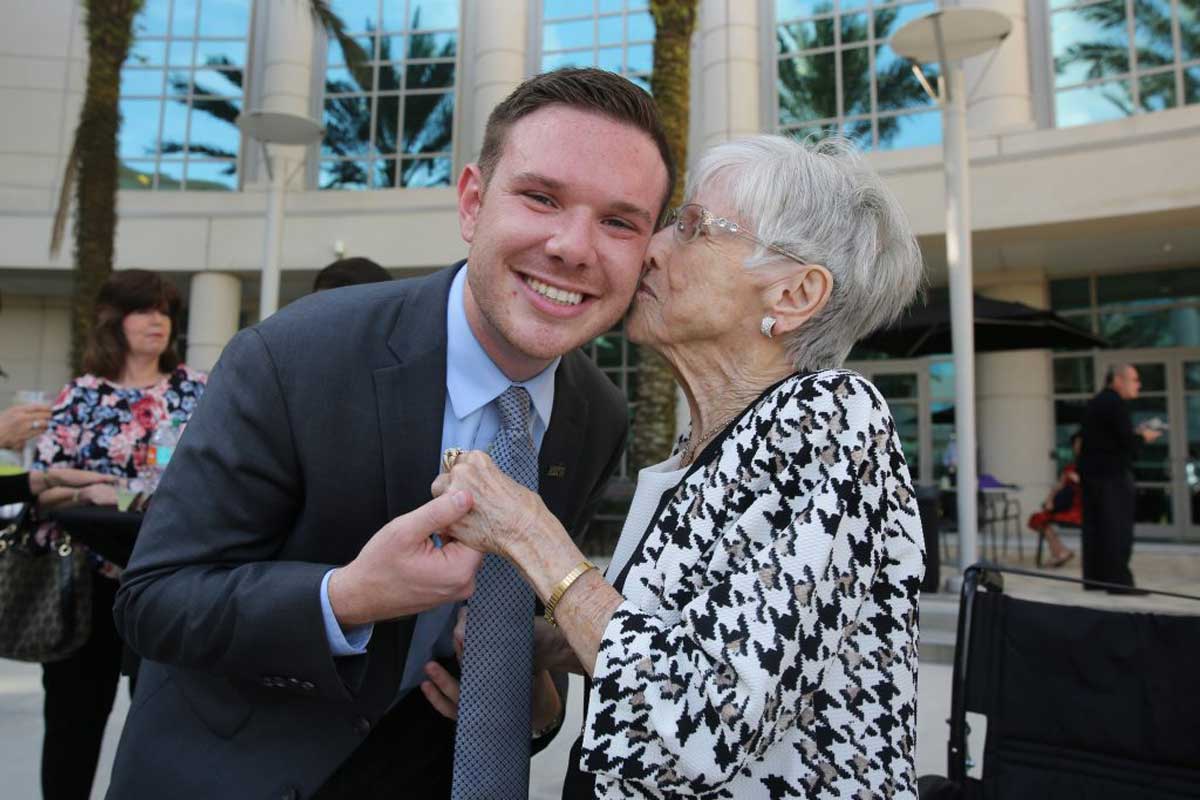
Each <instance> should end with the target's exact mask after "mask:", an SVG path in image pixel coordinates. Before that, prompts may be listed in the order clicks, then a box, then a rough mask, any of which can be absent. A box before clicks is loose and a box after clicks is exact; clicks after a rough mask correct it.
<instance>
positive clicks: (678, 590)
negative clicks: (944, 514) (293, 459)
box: [425, 136, 924, 798]
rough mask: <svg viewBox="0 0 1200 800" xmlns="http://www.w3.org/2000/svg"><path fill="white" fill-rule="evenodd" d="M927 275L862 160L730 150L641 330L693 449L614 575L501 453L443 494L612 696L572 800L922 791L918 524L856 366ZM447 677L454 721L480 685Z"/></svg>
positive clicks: (652, 260) (679, 231)
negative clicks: (507, 471) (856, 352)
mask: <svg viewBox="0 0 1200 800" xmlns="http://www.w3.org/2000/svg"><path fill="white" fill-rule="evenodd" d="M921 276H922V267H921V260H920V254H919V251H918V249H917V246H916V243H915V241H914V239H913V235H912V233H911V231H910V229H909V227H908V224H907V222H906V221H905V218H904V215H903V213H902V212H901V210H900V207H899V205H898V204H897V202H896V200H895V198H894V197H893V196H892V195H891V193H890V192H889V191H888V190H887V189H886V188H885V187H884V185H883V183H882V182H881V181H880V179H879V178H878V177H877V176H876V175H874V174H873V173H872V172H871V171H870V170H869V169H868V168H867V167H866V165H865V164H864V163H863V161H862V160H861V159H860V158H859V156H857V155H856V154H855V153H854V151H853V149H852V148H850V147H849V146H848V145H846V144H844V143H841V142H838V141H829V140H826V141H824V142H820V143H815V144H814V143H800V142H796V141H794V140H790V139H785V138H781V137H775V136H757V137H753V138H749V139H743V140H739V141H734V142H730V143H728V144H723V145H720V146H718V147H716V148H714V149H712V150H710V151H708V152H707V153H706V154H705V155H704V156H703V157H702V158H701V160H700V163H699V164H698V165H697V166H696V168H695V170H694V171H693V173H692V175H691V176H690V179H689V182H688V188H687V202H686V203H685V204H684V205H683V206H682V207H680V208H679V209H678V210H677V211H676V212H674V214H673V216H672V217H671V219H670V224H669V225H668V226H667V227H665V228H664V229H663V230H662V231H660V232H659V233H658V234H657V235H656V236H655V237H654V239H653V241H652V243H651V245H650V248H649V251H648V253H647V256H646V262H645V268H644V275H643V278H642V282H641V286H640V287H639V289H638V292H637V295H636V298H635V300H634V304H633V307H632V310H631V312H630V315H629V319H628V324H627V330H628V333H629V336H630V338H631V339H633V340H634V341H636V342H638V343H639V344H643V345H647V346H649V347H652V348H653V349H654V350H656V351H658V352H659V353H661V354H662V355H663V356H664V357H665V358H666V360H667V361H668V362H669V363H670V365H671V367H672V369H673V371H674V373H675V375H676V377H677V378H678V380H679V383H680V385H681V386H682V387H683V390H684V392H685V394H686V395H687V400H688V404H689V407H690V409H691V430H690V431H689V433H688V434H687V435H686V436H684V437H683V438H682V439H681V441H680V443H679V445H678V446H677V447H676V449H675V452H674V453H673V454H672V455H671V457H670V458H669V459H668V460H667V461H665V462H663V463H662V464H658V465H656V466H652V467H647V468H646V469H644V470H642V472H641V473H640V475H639V476H638V485H637V491H636V494H635V496H634V499H633V502H632V506H631V508H630V511H629V518H628V520H627V522H626V524H625V528H624V531H623V533H622V535H621V538H620V541H619V543H618V544H617V547H616V551H615V553H614V556H613V561H612V564H611V565H610V567H609V569H608V571H607V574H605V575H601V574H600V572H599V571H598V570H596V569H594V568H592V566H591V564H590V563H589V562H588V561H587V560H586V559H585V558H584V556H583V555H582V553H580V551H579V550H578V549H577V548H576V546H575V544H574V543H573V542H572V541H571V538H570V537H569V536H568V534H567V532H566V531H565V530H564V529H563V527H562V526H561V525H560V524H559V522H558V521H557V520H556V519H555V518H554V517H553V516H551V515H550V514H549V513H548V512H547V511H546V509H545V507H544V506H543V505H542V503H541V501H540V500H539V499H538V497H537V495H535V494H534V493H532V492H530V491H527V490H526V489H523V488H520V487H518V485H517V484H516V483H514V482H513V481H511V480H509V479H508V478H507V477H506V476H505V475H504V474H503V473H501V472H500V471H499V470H498V469H497V468H496V467H495V466H494V465H493V464H492V462H491V461H490V459H489V458H488V457H487V456H486V455H485V454H483V453H479V452H468V453H463V454H461V455H457V457H454V458H453V461H454V463H453V466H452V468H451V470H450V472H449V473H448V474H445V475H443V476H441V477H440V478H439V479H438V481H437V482H436V483H435V484H434V492H435V494H440V493H443V492H458V491H465V492H468V493H469V494H470V496H471V498H472V499H473V501H474V505H473V509H472V511H471V512H470V513H468V514H467V515H466V516H465V517H464V518H463V519H462V520H461V521H460V522H458V523H456V524H454V525H453V526H451V527H450V530H449V531H446V532H445V533H446V534H447V535H449V536H452V537H454V538H456V539H458V540H460V541H462V542H464V543H466V544H468V545H469V546H471V547H475V548H478V549H480V550H483V551H486V552H490V553H497V554H500V555H502V556H504V557H505V558H507V559H509V560H511V561H512V562H513V563H514V564H515V565H516V566H517V568H518V569H519V570H520V571H521V573H522V574H523V576H524V577H525V579H526V580H527V581H528V582H529V584H530V585H531V586H532V587H533V589H534V590H535V592H536V593H537V595H538V597H539V598H541V599H542V601H544V603H545V605H546V608H547V612H546V616H547V617H548V618H549V619H550V620H552V621H553V623H554V624H556V625H557V630H556V631H553V632H552V634H550V635H546V634H545V633H544V632H543V634H542V635H541V636H540V637H539V653H538V656H539V661H538V663H539V665H541V666H548V667H553V668H556V669H558V668H562V667H563V666H573V667H574V669H576V670H581V671H582V672H584V673H585V674H587V675H588V676H590V677H591V686H590V689H589V691H588V695H587V706H586V713H585V723H584V730H583V736H582V738H581V741H580V742H577V743H576V749H575V751H574V752H573V754H572V759H571V764H570V766H569V772H568V777H567V785H566V788H565V792H564V796H565V797H569V798H577V797H603V798H615V797H664V796H671V797H681V796H689V797H690V796H705V797H717V796H720V797H768V796H770V797H818V796H820V797H847V798H848V797H860V796H862V797H868V796H869V797H902V796H908V797H911V796H915V786H916V778H915V775H914V771H913V769H914V768H913V755H914V747H915V739H916V671H917V592H918V586H919V584H920V580H921V575H922V572H923V562H924V553H923V548H922V541H923V540H922V536H921V528H920V522H919V519H918V514H917V504H916V501H915V499H914V496H913V491H912V487H911V482H910V477H909V472H908V467H907V465H906V464H905V460H904V455H903V453H902V452H901V449H900V440H899V438H898V436H897V434H896V427H895V423H894V422H893V419H892V416H891V414H890V413H889V411H888V407H887V404H886V403H885V402H884V400H883V398H882V397H881V396H880V395H879V392H878V391H877V390H876V389H875V388H874V387H873V386H872V385H871V384H870V383H869V382H867V381H866V380H865V379H863V378H862V377H860V376H858V375H856V374H854V373H853V372H848V371H846V370H843V369H839V365H840V364H841V363H842V361H843V360H844V359H845V357H846V355H847V353H848V352H849V351H850V348H851V346H852V345H853V344H854V342H855V340H856V339H858V338H859V337H861V336H863V335H865V334H867V333H869V332H870V331H872V330H874V329H875V328H877V327H879V326H880V325H882V324H884V323H885V322H887V321H888V320H890V319H891V318H892V317H893V316H894V315H895V314H896V313H897V312H898V310H899V309H902V308H904V307H905V306H906V305H907V304H908V303H909V302H910V300H911V299H912V298H913V296H914V294H915V292H916V291H917V289H918V287H919V285H920V283H921ZM468 630H469V620H468ZM468 646H469V636H468ZM427 673H428V675H429V676H430V679H431V680H430V682H429V685H427V686H426V687H425V691H426V694H427V696H431V697H437V698H438V699H440V700H441V701H442V706H443V707H448V706H449V705H450V704H452V703H453V701H454V700H455V699H456V690H457V687H456V686H455V685H454V683H453V681H452V679H449V678H448V676H447V675H446V674H445V673H444V671H441V670H439V669H437V668H435V666H430V667H429V668H428V669H427ZM537 685H538V686H539V687H545V686H546V685H547V682H546V681H544V680H539V682H538V684H537Z"/></svg>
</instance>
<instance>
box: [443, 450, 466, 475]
mask: <svg viewBox="0 0 1200 800" xmlns="http://www.w3.org/2000/svg"><path fill="white" fill-rule="evenodd" d="M462 452H463V451H462V450H461V449H459V448H457V447H450V448H447V449H446V450H443V451H442V472H449V471H450V470H452V469H454V462H455V461H457V460H458V457H459V456H461V455H462Z"/></svg>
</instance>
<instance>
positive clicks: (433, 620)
mask: <svg viewBox="0 0 1200 800" xmlns="http://www.w3.org/2000/svg"><path fill="white" fill-rule="evenodd" d="M466 278H467V270H466V268H465V267H464V268H463V269H460V270H459V271H458V274H457V275H455V276H454V281H453V283H451V284H450V296H449V301H448V302H447V304H446V409H445V412H444V413H443V415H442V449H443V450H445V449H447V448H450V447H459V448H462V449H463V450H486V449H487V448H488V446H489V445H490V444H491V443H492V439H494V438H495V437H496V433H497V432H499V430H500V414H499V412H498V411H497V410H496V406H495V403H494V402H493V401H495V399H496V398H497V397H499V396H500V395H501V394H503V393H504V391H505V390H506V389H508V387H509V386H514V385H515V386H524V387H525V388H526V389H527V390H528V391H529V397H530V399H531V400H532V404H533V410H534V413H533V414H531V415H530V417H531V421H530V426H531V427H530V433H531V434H532V435H533V443H534V446H535V447H537V448H538V450H539V451H540V450H541V447H542V438H543V437H544V436H545V435H546V428H547V426H548V425H549V424H550V412H551V410H552V409H553V408H554V373H555V371H556V370H557V369H558V364H559V362H560V361H561V360H562V359H561V358H556V359H554V361H553V362H551V364H550V365H549V366H548V367H546V369H544V370H542V371H541V372H540V373H538V374H537V375H536V376H535V377H533V378H531V379H529V380H527V381H523V382H514V381H512V380H510V379H509V378H508V377H507V376H505V374H504V373H503V372H501V371H500V368H499V367H497V366H496V364H495V362H493V361H492V359H491V357H490V356H488V354H487V352H486V351H484V349H483V347H482V346H481V345H480V344H479V340H478V339H476V338H475V333H474V332H473V331H472V330H471V326H470V324H469V323H468V322H467V314H466V309H465V307H464V306H463V287H464V285H465V282H466ZM332 572H333V570H330V571H329V572H327V573H326V574H325V578H324V579H323V580H322V581H321V611H322V613H323V614H324V620H325V634H326V637H327V638H328V639H329V646H330V649H331V651H332V652H333V655H335V656H353V655H361V654H362V653H364V652H366V649H367V642H368V641H369V640H370V638H371V631H372V630H373V626H372V625H362V626H358V627H355V628H352V629H350V630H346V631H343V630H342V627H341V625H339V624H338V622H337V619H336V617H334V615H333V609H332V607H331V606H330V604H329V575H330V574H331V573H332ZM455 606H456V604H453V603H451V604H447V605H444V606H439V607H437V608H433V609H430V610H429V611H426V612H423V613H421V614H419V615H418V616H417V620H416V625H415V627H414V629H413V639H412V643H411V644H410V645H409V649H408V660H407V661H406V662H405V667H404V677H403V679H402V681H401V686H400V694H401V695H403V694H404V693H406V692H408V691H409V690H411V689H413V688H415V687H416V686H417V685H419V684H420V682H421V680H422V678H423V674H424V673H423V667H424V665H425V662H427V661H429V659H430V658H431V657H433V656H435V655H437V656H448V655H450V654H452V653H453V648H452V642H451V639H450V634H451V633H452V631H453V627H454V614H453V609H454V607H455Z"/></svg>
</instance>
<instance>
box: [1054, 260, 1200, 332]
mask: <svg viewBox="0 0 1200 800" xmlns="http://www.w3.org/2000/svg"><path fill="white" fill-rule="evenodd" d="M1050 305H1051V308H1053V309H1054V311H1055V312H1056V313H1058V314H1059V315H1061V316H1063V317H1065V318H1066V319H1068V320H1070V321H1072V322H1074V323H1075V324H1076V325H1078V326H1079V327H1081V328H1084V329H1086V330H1090V331H1092V332H1094V333H1098V334H1100V335H1101V336H1103V337H1104V338H1105V339H1107V340H1108V343H1109V345H1110V346H1111V347H1122V348H1133V347H1200V270H1197V269H1194V268H1193V269H1176V270H1165V271H1161V272H1135V273H1131V274H1126V275H1096V276H1092V277H1087V278H1069V279H1065V280H1056V281H1051V282H1050Z"/></svg>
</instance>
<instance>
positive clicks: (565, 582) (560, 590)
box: [542, 558, 599, 628]
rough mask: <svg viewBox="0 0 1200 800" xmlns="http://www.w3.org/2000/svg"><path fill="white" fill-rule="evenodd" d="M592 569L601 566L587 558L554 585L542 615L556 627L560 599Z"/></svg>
mask: <svg viewBox="0 0 1200 800" xmlns="http://www.w3.org/2000/svg"><path fill="white" fill-rule="evenodd" d="M590 569H599V567H597V566H596V565H595V564H593V563H592V562H590V561H588V560H587V559H586V558H585V559H584V560H583V561H580V562H579V563H578V564H577V565H576V566H575V569H573V570H571V571H570V572H568V573H567V576H566V577H565V578H563V579H562V580H561V581H559V582H558V585H557V586H555V587H554V591H552V592H551V593H550V597H549V598H548V599H547V600H546V613H545V614H543V615H542V616H544V617H545V618H546V622H549V623H550V624H551V625H553V626H554V627H556V628H557V627H558V620H556V619H555V618H554V609H555V608H557V607H558V601H559V600H562V598H563V595H564V594H566V593H567V589H570V588H571V584H573V583H574V582H575V581H577V580H579V576H580V575H582V574H583V573H585V572H587V571H588V570H590Z"/></svg>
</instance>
